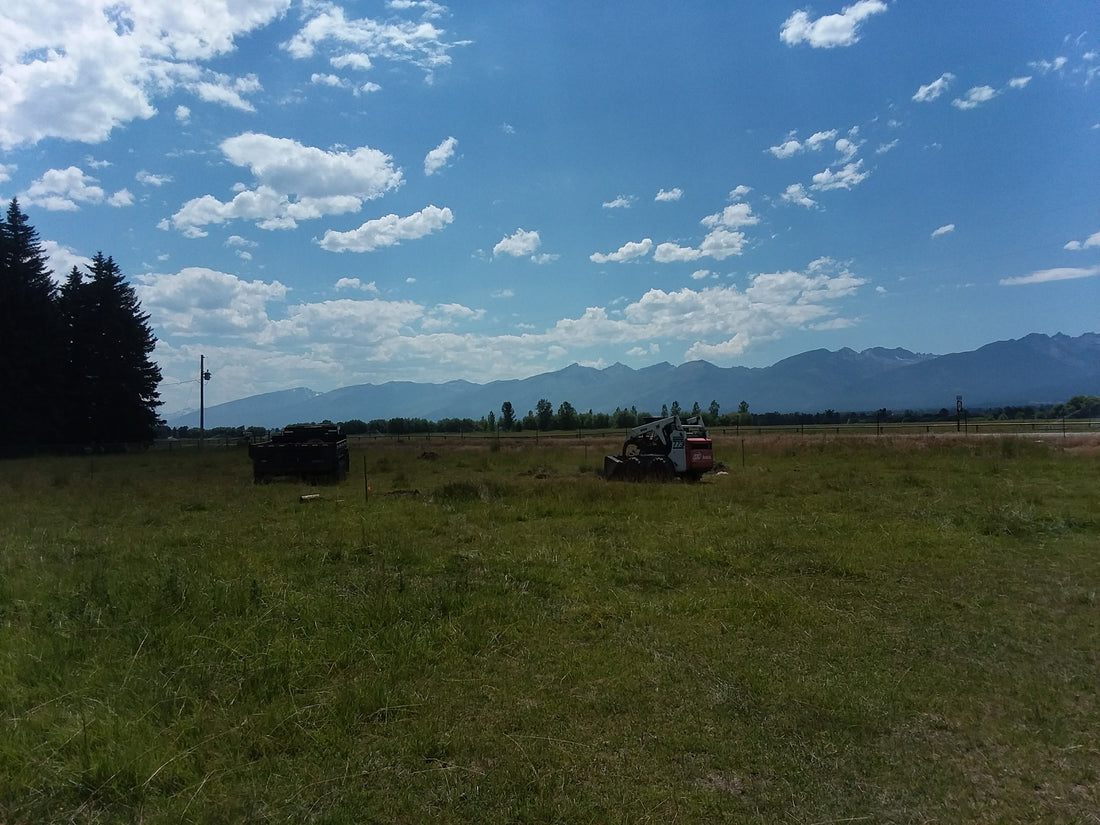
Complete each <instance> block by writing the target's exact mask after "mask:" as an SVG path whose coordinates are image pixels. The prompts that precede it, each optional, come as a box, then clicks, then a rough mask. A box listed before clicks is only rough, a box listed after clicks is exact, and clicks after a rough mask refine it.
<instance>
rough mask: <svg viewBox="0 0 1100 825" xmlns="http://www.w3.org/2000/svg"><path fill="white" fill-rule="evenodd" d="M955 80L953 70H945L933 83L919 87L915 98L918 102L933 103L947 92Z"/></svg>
mask: <svg viewBox="0 0 1100 825" xmlns="http://www.w3.org/2000/svg"><path fill="white" fill-rule="evenodd" d="M954 80H955V75H953V74H951V72H944V73H943V74H941V75H940V76H939V77H938V78H936V79H935V80H933V81H932V82H931V83H928V84H926V85H924V86H921V87H920V88H919V89H917V93H916V94H914V95H913V100H915V101H916V102H917V103H931V102H932V101H933V100H935V99H936V98H938V97H940V96H941V95H942V94H943V93H944V92H946V91H947V89H948V88H949V87H950V86H951V84H952V82H954Z"/></svg>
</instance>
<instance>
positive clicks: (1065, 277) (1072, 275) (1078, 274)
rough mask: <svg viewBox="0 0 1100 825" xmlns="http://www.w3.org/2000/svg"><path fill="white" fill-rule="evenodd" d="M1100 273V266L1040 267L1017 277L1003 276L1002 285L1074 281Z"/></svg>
mask: <svg viewBox="0 0 1100 825" xmlns="http://www.w3.org/2000/svg"><path fill="white" fill-rule="evenodd" d="M1097 275H1100V266H1090V267H1072V266H1063V267H1058V268H1056V269H1040V270H1039V271H1037V272H1032V273H1031V274H1030V275H1020V276H1018V277H1015V278H1002V279H1001V280H1000V284H1001V286H1019V285H1020V284H1045V283H1049V282H1051V281H1072V280H1076V279H1078V278H1094V277H1096V276H1097Z"/></svg>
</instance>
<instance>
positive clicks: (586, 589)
mask: <svg viewBox="0 0 1100 825" xmlns="http://www.w3.org/2000/svg"><path fill="white" fill-rule="evenodd" d="M742 445H744V452H742ZM608 449H610V450H614V447H613V446H612V445H610V444H599V443H594V442H585V443H583V444H582V443H579V442H578V443H573V444H569V443H561V442H558V443H549V444H546V445H543V446H536V445H527V446H524V447H516V448H511V447H504V448H497V449H494V448H493V447H492V445H491V443H480V444H479V443H477V442H462V443H461V444H459V443H455V442H432V443H431V444H425V443H424V442H415V443H405V444H384V445H377V446H372V447H371V448H370V449H368V450H365V451H360V452H356V453H353V456H352V471H353V472H352V477H351V478H350V479H349V480H348V481H347V482H345V483H344V484H342V485H340V486H338V487H318V488H308V487H303V486H301V485H297V484H271V485H261V486H254V485H253V484H252V483H251V465H250V463H249V461H248V459H247V456H246V454H245V451H244V450H242V449H207V450H204V451H202V452H199V451H197V450H191V451H176V452H174V453H169V452H158V453H147V454H143V455H131V456H105V457H99V456H97V457H93V458H87V457H85V458H67V459H65V458H56V459H55V458H43V459H37V460H15V461H6V462H3V463H0V548H2V549H0V822H3V823H5V825H14V823H22V822H27V823H30V822H47V821H48V822H142V823H180V822H302V821H317V822H332V823H341V822H347V823H352V822H355V823H361V822H407V823H422V822H475V821H478V822H569V823H579V822H600V823H603V822H609V823H627V822H629V823H645V822H677V823H712V822H738V823H740V822H747V823H753V822H759V823H777V822H790V823H826V822H830V823H838V822H898V823H926V822H975V821H983V822H1021V823H1024V822H1027V823H1031V822H1040V821H1044V822H1067V823H1068V822H1081V823H1087V822H1097V821H1098V818H1097V812H1098V811H1100V775H1098V774H1100V750H1098V748H1100V745H1098V742H1100V699H1098V690H1097V677H1098V674H1100V600H1098V597H1097V592H1098V590H1100V439H1096V438H1092V439H1089V438H1086V437H1069V438H1052V439H1051V440H1050V441H1048V442H1041V441H1036V440H1034V439H1029V438H1027V437H1008V438H1001V437H984V438H963V437H954V436H937V437H927V438H926V437H920V436H911V437H896V438H895V437H879V438H874V437H870V438H857V437H841V438H829V437H828V436H827V434H820V435H815V436H814V437H808V436H806V437H800V436H798V435H789V436H784V437H767V436H761V437H751V436H750V437H748V438H746V439H744V440H742V439H740V438H738V439H729V440H728V441H720V442H719V443H718V444H717V446H716V453H717V457H718V458H719V459H720V460H721V461H723V462H724V463H725V464H726V465H727V467H728V472H726V473H723V474H719V475H714V476H708V477H706V478H705V479H704V481H703V482H702V483H700V484H697V485H686V484H669V485H626V484H619V485H616V484H608V483H606V482H605V481H603V480H602V479H601V478H600V476H599V472H598V470H599V468H600V466H601V464H602V456H603V453H604V452H605V451H606V450H608ZM426 450H431V451H434V453H433V454H427V453H426ZM364 473H365V475H366V477H365V478H364ZM365 482H366V483H365ZM366 484H369V485H370V488H371V490H370V497H369V500H365V495H364V493H365V487H366ZM303 493H319V494H320V495H321V498H320V499H319V500H314V501H310V502H307V503H301V502H300V501H299V495H301V494H303Z"/></svg>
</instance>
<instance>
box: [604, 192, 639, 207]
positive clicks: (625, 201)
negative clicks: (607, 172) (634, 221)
mask: <svg viewBox="0 0 1100 825" xmlns="http://www.w3.org/2000/svg"><path fill="white" fill-rule="evenodd" d="M633 205H634V196H633V195H619V196H618V197H617V198H615V199H614V200H609V201H604V204H603V208H604V209H629V208H630V207H631V206H633Z"/></svg>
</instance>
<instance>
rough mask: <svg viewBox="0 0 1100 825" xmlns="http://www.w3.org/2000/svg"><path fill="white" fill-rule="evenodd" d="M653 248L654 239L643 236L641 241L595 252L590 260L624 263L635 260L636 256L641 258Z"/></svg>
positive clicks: (602, 262) (599, 262) (590, 256)
mask: <svg viewBox="0 0 1100 825" xmlns="http://www.w3.org/2000/svg"><path fill="white" fill-rule="evenodd" d="M651 249H653V241H652V240H651V239H649V238H643V239H642V240H640V241H630V242H628V243H625V244H623V245H622V246H621V247H619V248H618V249H617V250H616V251H614V252H609V253H607V254H604V253H602V252H593V253H592V254H591V255H589V256H588V258H589V260H591V261H594V262H595V263H598V264H605V263H611V262H614V263H623V262H625V261H630V260H633V259H634V258H641V257H644V256H645V255H648V254H649V251H650V250H651Z"/></svg>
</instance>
